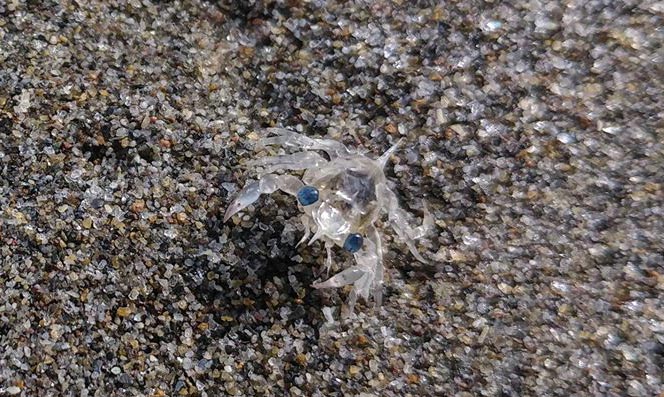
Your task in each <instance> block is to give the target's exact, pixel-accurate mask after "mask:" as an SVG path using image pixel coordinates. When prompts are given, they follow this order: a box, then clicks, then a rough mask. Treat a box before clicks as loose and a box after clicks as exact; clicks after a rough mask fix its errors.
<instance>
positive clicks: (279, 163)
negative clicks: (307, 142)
mask: <svg viewBox="0 0 664 397" xmlns="http://www.w3.org/2000/svg"><path fill="white" fill-rule="evenodd" d="M325 163H327V160H325V159H324V158H323V157H322V156H321V155H320V154H318V153H316V152H298V153H293V154H285V155H281V156H269V157H262V158H259V159H255V160H251V161H249V162H247V165H248V166H252V167H253V166H261V167H265V172H266V173H272V172H275V171H279V170H303V169H307V168H317V167H320V166H321V165H323V164H325Z"/></svg>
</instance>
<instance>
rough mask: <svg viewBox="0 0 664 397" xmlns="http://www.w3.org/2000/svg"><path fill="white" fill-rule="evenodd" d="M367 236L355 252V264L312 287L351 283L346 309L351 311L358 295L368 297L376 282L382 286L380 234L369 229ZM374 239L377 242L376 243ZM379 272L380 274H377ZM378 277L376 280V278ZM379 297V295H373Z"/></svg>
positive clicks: (375, 286)
mask: <svg viewBox="0 0 664 397" xmlns="http://www.w3.org/2000/svg"><path fill="white" fill-rule="evenodd" d="M372 229H373V227H372ZM368 237H369V238H368V239H367V241H366V242H365V246H364V248H363V249H362V250H360V251H358V252H356V253H355V255H354V256H355V262H356V263H357V265H355V266H353V267H350V268H348V269H346V270H344V271H342V272H340V273H338V274H336V275H334V276H332V277H331V278H329V279H327V280H325V281H323V282H321V283H315V284H314V285H313V287H314V288H336V287H343V286H344V285H348V284H353V289H352V290H351V291H350V294H349V295H348V302H347V304H348V310H349V312H350V313H352V312H353V308H354V307H355V303H356V302H357V298H358V297H360V296H361V297H363V298H364V299H365V300H366V299H368V298H369V292H370V291H371V290H372V288H373V289H374V292H376V289H377V283H378V285H379V286H382V280H383V274H382V272H383V262H382V260H383V251H382V248H381V247H380V236H379V235H378V232H377V231H376V230H375V229H373V230H370V231H369V236H368ZM374 241H377V242H378V245H376V244H375V242H374ZM378 272H380V274H378ZM377 277H378V280H377V279H376V278H377ZM375 296H376V299H377V301H376V302H378V299H381V298H382V296H381V295H375Z"/></svg>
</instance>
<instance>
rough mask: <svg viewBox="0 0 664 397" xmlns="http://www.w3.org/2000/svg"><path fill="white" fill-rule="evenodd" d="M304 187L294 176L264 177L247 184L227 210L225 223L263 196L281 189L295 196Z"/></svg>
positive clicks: (272, 175) (269, 175)
mask: <svg viewBox="0 0 664 397" xmlns="http://www.w3.org/2000/svg"><path fill="white" fill-rule="evenodd" d="M302 186H304V184H303V183H302V181H301V180H299V179H298V178H296V177H294V176H292V175H274V174H267V175H263V176H262V177H261V178H260V179H259V180H257V181H254V182H251V183H249V184H247V185H246V186H245V187H244V188H243V189H242V190H241V191H240V193H239V194H238V195H237V197H235V199H234V200H233V202H232V203H231V205H229V206H228V208H227V209H226V214H225V215H224V222H226V221H227V220H228V219H229V218H230V217H232V216H233V215H235V214H236V213H238V212H239V211H241V210H243V209H244V208H247V207H248V206H249V205H251V204H252V203H254V202H255V201H256V200H258V197H260V195H261V194H266V193H267V194H271V193H274V192H275V191H276V190H277V189H280V190H282V191H284V192H286V193H288V194H291V195H293V196H295V195H297V192H298V190H300V188H301V187H302Z"/></svg>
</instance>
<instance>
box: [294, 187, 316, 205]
mask: <svg viewBox="0 0 664 397" xmlns="http://www.w3.org/2000/svg"><path fill="white" fill-rule="evenodd" d="M297 201H299V202H300V204H302V205H304V206H305V207H306V206H307V205H311V204H313V203H315V202H316V201H318V189H316V188H315V187H313V186H303V187H302V188H300V190H298V192H297Z"/></svg>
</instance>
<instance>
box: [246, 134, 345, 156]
mask: <svg viewBox="0 0 664 397" xmlns="http://www.w3.org/2000/svg"><path fill="white" fill-rule="evenodd" d="M266 131H267V133H268V134H269V133H273V134H275V135H277V136H275V137H270V138H262V139H261V140H259V141H258V145H257V147H259V148H262V147H265V146H269V145H280V146H284V147H288V148H295V149H304V150H323V151H325V152H326V153H327V154H328V155H329V156H330V158H334V157H339V156H343V155H348V154H350V151H349V150H348V148H346V146H344V145H343V144H342V143H340V142H337V141H334V140H332V139H315V138H309V137H308V136H306V135H302V134H298V133H296V132H293V131H289V130H287V129H284V128H268V129H267V130H266Z"/></svg>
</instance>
